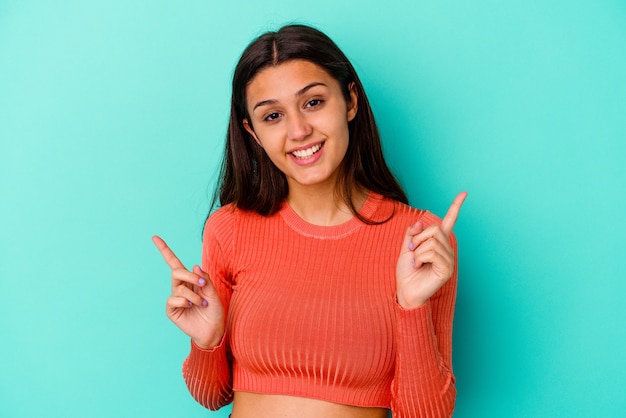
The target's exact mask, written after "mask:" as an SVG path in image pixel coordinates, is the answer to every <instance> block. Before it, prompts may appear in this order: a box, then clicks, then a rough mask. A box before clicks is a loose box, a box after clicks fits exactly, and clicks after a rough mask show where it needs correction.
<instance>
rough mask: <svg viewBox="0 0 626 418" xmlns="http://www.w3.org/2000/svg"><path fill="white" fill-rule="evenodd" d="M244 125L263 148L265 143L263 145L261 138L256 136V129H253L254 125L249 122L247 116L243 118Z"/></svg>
mask: <svg viewBox="0 0 626 418" xmlns="http://www.w3.org/2000/svg"><path fill="white" fill-rule="evenodd" d="M243 127H244V129H245V130H246V131H247V132H248V133H249V134H250V135H252V138H254V140H255V141H256V143H257V144H259V146H261V148H262V147H263V145H261V141H259V138H257V137H256V134H255V133H254V130H253V129H252V125H250V122H248V119H247V118H246V119H244V120H243Z"/></svg>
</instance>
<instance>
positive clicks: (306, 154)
mask: <svg viewBox="0 0 626 418" xmlns="http://www.w3.org/2000/svg"><path fill="white" fill-rule="evenodd" d="M323 145H324V143H323V142H322V143H319V144H315V145H313V146H312V147H310V148H307V149H301V150H297V151H292V152H291V155H293V156H294V157H296V158H297V159H299V160H307V159H309V158H311V157H312V156H313V155H315V154H316V153H317V152H318V151H319V150H320V149H322V146H323Z"/></svg>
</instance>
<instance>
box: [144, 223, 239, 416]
mask: <svg viewBox="0 0 626 418" xmlns="http://www.w3.org/2000/svg"><path fill="white" fill-rule="evenodd" d="M222 214H223V212H222ZM231 215H232V214H231ZM213 218H216V219H213ZM217 218H222V219H221V221H227V219H224V218H223V217H221V216H220V215H218V216H215V217H214V216H211V218H210V219H209V220H208V221H207V225H206V226H205V234H204V241H203V250H202V268H200V267H198V266H195V267H194V268H193V269H192V271H188V270H187V269H185V268H184V266H183V265H182V263H181V262H180V261H179V260H178V258H177V257H176V256H175V255H174V253H173V252H172V251H171V250H170V249H169V248H168V247H167V245H166V244H165V242H164V241H163V240H162V239H160V238H159V237H154V238H153V241H154V243H155V244H156V245H157V247H158V248H159V251H160V252H161V254H162V255H163V258H164V259H165V261H166V262H167V264H168V265H169V266H170V268H171V269H172V294H171V296H170V297H169V298H168V300H167V306H166V309H167V316H168V317H169V318H170V320H172V322H174V323H175V324H176V325H177V326H178V327H179V328H180V329H181V330H182V331H183V332H185V334H187V335H188V336H189V337H190V338H191V351H190V353H189V356H188V357H187V359H186V360H185V362H184V363H183V377H184V379H185V382H186V383H187V387H188V388H189V391H190V393H191V395H192V396H193V398H194V399H196V401H198V402H199V403H200V404H202V405H203V406H204V407H206V408H208V409H211V410H216V409H219V408H221V407H223V406H225V405H227V404H229V403H230V402H231V401H232V396H233V393H232V372H231V364H232V363H231V359H230V353H229V350H228V343H227V341H225V340H226V338H227V336H226V335H225V328H226V313H227V312H228V307H229V304H230V298H231V294H232V287H231V285H230V273H229V268H228V263H227V257H225V255H224V251H223V246H222V244H223V243H224V242H226V243H229V242H230V237H231V236H232V228H231V227H230V226H231V225H228V226H229V227H227V228H224V225H223V224H224V222H219V219H217ZM226 223H228V222H226ZM220 231H225V232H226V236H223V235H220ZM218 237H219V238H220V239H219V240H218ZM224 239H226V240H225V241H223V240H224ZM220 241H221V242H220ZM227 246H228V245H227Z"/></svg>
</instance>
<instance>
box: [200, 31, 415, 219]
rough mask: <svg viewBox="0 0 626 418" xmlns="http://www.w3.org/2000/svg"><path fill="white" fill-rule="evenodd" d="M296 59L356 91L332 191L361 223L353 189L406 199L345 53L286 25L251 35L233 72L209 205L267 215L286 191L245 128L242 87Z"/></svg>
mask: <svg viewBox="0 0 626 418" xmlns="http://www.w3.org/2000/svg"><path fill="white" fill-rule="evenodd" d="M295 59H302V60H307V61H310V62H312V63H314V64H316V65H318V66H320V67H321V68H323V69H324V70H326V71H327V72H328V74H330V76H331V77H333V78H334V79H335V80H337V81H338V82H339V85H340V86H341V89H342V92H343V95H344V97H345V99H346V101H347V102H349V101H350V100H351V98H350V85H351V83H354V86H355V88H356V92H357V96H358V111H357V114H356V117H355V118H354V119H353V120H352V121H350V122H349V124H348V129H349V143H348V149H347V151H346V155H345V157H344V160H343V161H342V164H341V166H340V168H339V175H338V180H337V190H336V193H337V195H338V196H340V197H341V198H342V199H343V200H344V201H345V202H346V204H347V205H348V206H349V207H350V209H351V211H352V213H353V214H354V215H355V216H357V217H358V218H359V219H361V220H362V221H363V222H366V223H371V221H369V220H367V219H364V218H363V217H362V216H361V215H360V214H359V213H358V210H357V208H355V205H354V201H353V193H354V191H355V190H359V191H366V190H371V191H374V192H376V193H379V194H381V195H383V196H386V197H389V198H391V199H394V200H397V201H400V202H403V203H408V199H407V197H406V194H405V193H404V191H403V190H402V187H401V186H400V184H399V183H398V181H397V180H396V178H395V177H394V175H393V174H392V173H391V170H390V169H389V167H388V166H387V164H386V162H385V159H384V157H383V153H382V147H381V142H380V135H379V133H378V128H377V127H376V122H375V121H374V115H373V113H372V109H371V107H370V104H369V102H368V100H367V97H366V95H365V91H364V89H363V85H362V84H361V81H360V80H359V77H358V76H357V74H356V71H355V70H354V68H353V67H352V64H350V61H349V60H348V58H347V57H346V56H345V55H344V54H343V52H341V50H340V49H339V48H338V47H337V45H335V43H334V42H333V41H332V40H331V39H330V38H329V37H328V36H326V35H325V34H323V33H322V32H320V31H319V30H317V29H314V28H312V27H309V26H304V25H288V26H284V27H282V28H281V29H280V30H278V31H277V32H267V33H265V34H263V35H261V36H259V37H258V38H256V39H255V40H254V41H252V43H250V45H248V47H247V48H246V49H245V50H244V52H243V54H242V55H241V58H240V59H239V62H238V64H237V67H236V68H235V73H234V75H233V85H232V100H231V108H230V121H229V124H228V133H227V136H226V150H225V155H224V159H223V161H222V166H221V170H220V177H219V183H218V185H217V189H216V192H215V195H214V198H213V205H212V206H213V207H215V204H216V203H217V200H219V203H220V205H222V206H223V205H226V204H229V203H233V204H234V205H235V206H237V207H238V208H240V209H244V210H254V211H256V212H258V213H259V214H261V215H271V214H273V213H275V212H276V211H277V210H278V209H279V208H280V206H281V203H282V202H283V200H284V199H285V198H286V197H287V194H288V193H289V188H288V185H287V179H286V177H285V175H284V174H283V173H282V172H281V171H280V170H279V169H278V168H276V166H275V165H274V164H273V163H272V161H271V160H270V159H269V157H268V156H267V155H266V154H265V151H264V150H263V148H261V147H260V146H259V145H258V144H257V143H256V141H255V140H254V138H253V137H252V136H251V135H250V134H249V133H248V132H247V131H246V130H245V129H244V127H243V121H244V119H249V115H248V111H247V107H246V87H247V86H248V83H250V81H251V80H252V79H253V78H254V76H255V75H256V74H258V73H259V71H261V70H263V69H264V68H267V67H270V66H276V65H279V64H281V63H283V62H286V61H289V60H295Z"/></svg>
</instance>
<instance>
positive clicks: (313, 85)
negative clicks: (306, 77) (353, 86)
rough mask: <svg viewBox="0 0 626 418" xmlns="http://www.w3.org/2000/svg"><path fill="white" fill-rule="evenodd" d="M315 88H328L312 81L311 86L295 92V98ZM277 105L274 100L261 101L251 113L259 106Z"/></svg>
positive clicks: (276, 101) (308, 85)
mask: <svg viewBox="0 0 626 418" xmlns="http://www.w3.org/2000/svg"><path fill="white" fill-rule="evenodd" d="M317 86H324V87H328V86H327V85H326V84H324V83H322V82H318V81H314V82H313V83H311V84H307V85H306V86H304V87H303V88H301V89H300V90H298V91H297V92H296V97H300V96H302V95H303V94H305V93H306V92H307V91H309V90H310V89H312V88H313V87H317ZM276 103H278V100H276V99H268V100H262V101H260V102H258V103H257V104H255V105H254V107H253V108H252V111H253V112H254V110H255V109H256V108H257V107H259V106H267V105H273V104H276Z"/></svg>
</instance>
